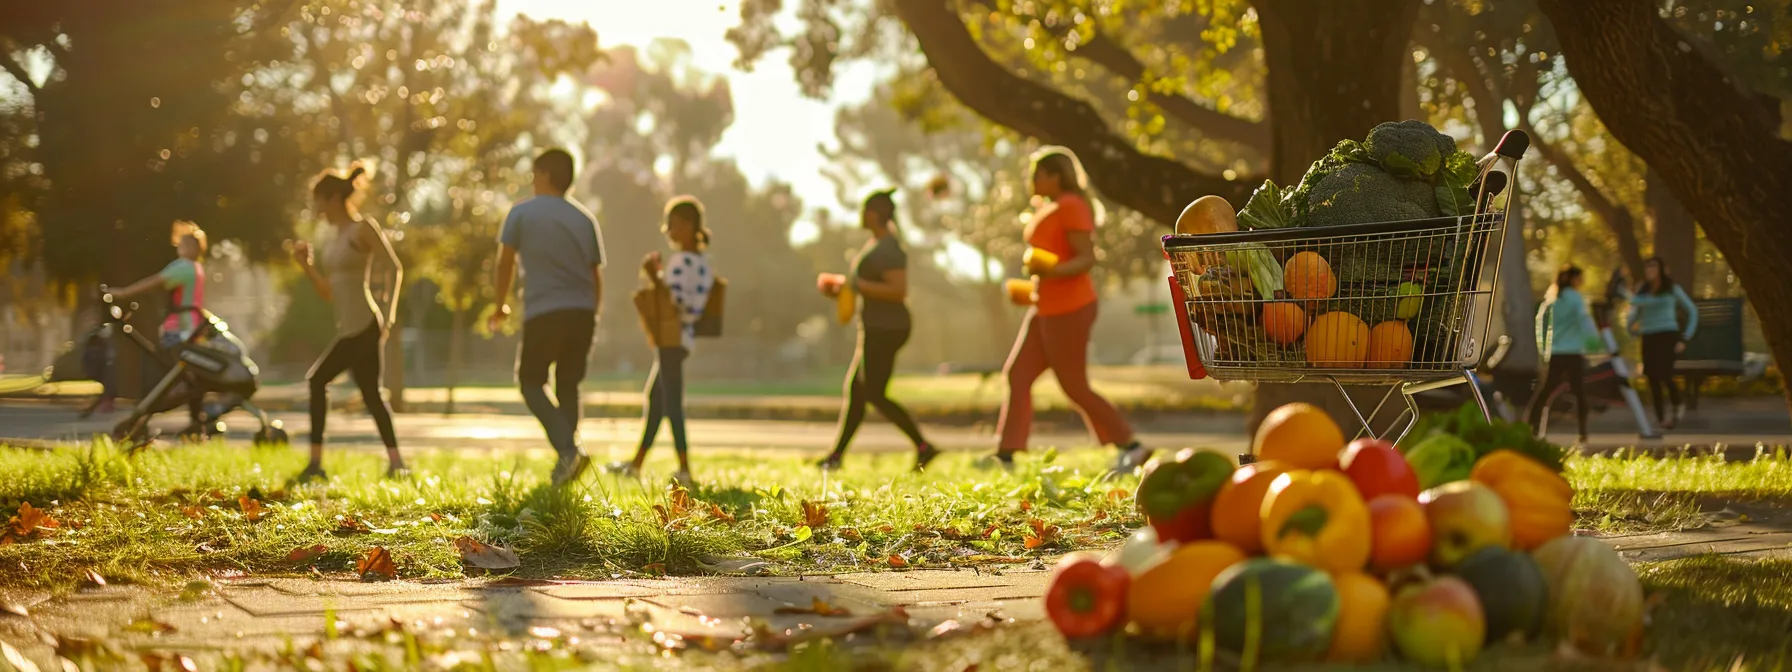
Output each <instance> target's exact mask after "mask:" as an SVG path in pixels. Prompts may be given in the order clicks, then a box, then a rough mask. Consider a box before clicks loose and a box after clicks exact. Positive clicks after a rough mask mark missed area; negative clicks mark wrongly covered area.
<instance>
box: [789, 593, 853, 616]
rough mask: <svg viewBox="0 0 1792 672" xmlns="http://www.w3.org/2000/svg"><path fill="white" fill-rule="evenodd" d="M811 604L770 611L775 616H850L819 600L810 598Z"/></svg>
mask: <svg viewBox="0 0 1792 672" xmlns="http://www.w3.org/2000/svg"><path fill="white" fill-rule="evenodd" d="M810 599H811V600H813V602H812V603H811V604H810V605H809V606H807V607H778V608H777V609H774V610H772V613H775V614H815V615H816V616H851V615H852V612H850V611H847V610H845V609H841V608H839V607H836V606H834V605H831V604H828V603H827V601H825V600H823V599H821V598H819V597H812V598H810Z"/></svg>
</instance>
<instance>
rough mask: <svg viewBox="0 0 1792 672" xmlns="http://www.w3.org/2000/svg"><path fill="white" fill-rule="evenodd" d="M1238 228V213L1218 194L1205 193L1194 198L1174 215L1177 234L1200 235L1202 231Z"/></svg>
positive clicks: (1224, 230)
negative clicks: (1180, 212) (1178, 213)
mask: <svg viewBox="0 0 1792 672" xmlns="http://www.w3.org/2000/svg"><path fill="white" fill-rule="evenodd" d="M1237 230H1238V213H1237V212H1236V211H1234V210H1233V209H1232V204H1231V203H1227V202H1226V199H1224V198H1220V197H1218V196H1213V195H1207V196H1202V197H1200V198H1197V199H1195V202H1193V203H1190V204H1188V207H1186V208H1183V209H1182V214H1181V215H1178V216H1177V217H1176V233H1177V234H1178V235H1200V234H1204V233H1231V232H1233V231H1237Z"/></svg>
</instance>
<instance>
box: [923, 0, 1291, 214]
mask: <svg viewBox="0 0 1792 672" xmlns="http://www.w3.org/2000/svg"><path fill="white" fill-rule="evenodd" d="M950 3H951V0H895V2H894V5H895V8H896V14H897V16H899V17H900V18H901V19H902V22H903V23H904V24H906V25H907V26H908V28H909V30H910V32H912V33H914V35H915V38H916V40H917V41H918V42H919V43H920V45H921V51H922V53H923V54H924V55H925V56H926V57H927V62H928V65H930V66H932V68H933V73H934V75H935V76H936V77H938V79H939V81H940V84H941V85H943V86H945V87H946V90H947V91H949V92H951V93H952V95H953V96H954V97H956V98H958V100H959V101H960V102H962V103H964V105H965V106H966V107H968V108H970V109H971V110H972V111H974V112H976V113H977V114H979V115H981V116H983V117H984V118H986V119H988V120H990V121H992V122H994V123H997V124H1000V125H1002V126H1006V127H1008V128H1011V129H1014V130H1015V131H1017V132H1020V133H1022V134H1024V135H1029V136H1032V137H1035V138H1038V139H1040V140H1043V141H1045V142H1049V143H1053V144H1059V145H1064V146H1065V147H1068V148H1070V150H1071V151H1073V152H1076V154H1077V156H1078V157H1079V158H1080V159H1082V161H1083V164H1084V167H1085V168H1087V169H1088V171H1089V175H1090V180H1091V181H1092V182H1093V183H1094V185H1095V187H1096V189H1097V190H1099V191H1100V192H1101V194H1102V195H1103V196H1105V197H1107V198H1109V199H1112V200H1113V201H1115V202H1116V203H1119V204H1120V205H1124V206H1126V207H1128V208H1131V209H1133V210H1135V211H1138V212H1139V213H1140V214H1143V215H1145V216H1146V217H1150V218H1152V219H1154V220H1157V221H1158V222H1160V223H1162V224H1164V225H1166V226H1171V225H1174V223H1175V222H1176V218H1177V216H1178V215H1180V214H1181V213H1182V209H1183V207H1185V206H1186V205H1187V204H1188V203H1189V202H1190V201H1193V200H1194V199H1196V198H1199V197H1201V196H1204V195H1207V194H1217V195H1220V196H1222V197H1224V198H1226V200H1227V201H1229V202H1231V203H1232V205H1233V207H1235V208H1236V207H1241V206H1243V205H1244V202H1245V200H1246V199H1248V198H1249V197H1250V191H1251V189H1252V188H1253V187H1254V186H1255V185H1256V183H1257V182H1258V181H1259V180H1261V178H1260V177H1258V178H1246V179H1240V180H1238V181H1228V180H1225V179H1222V178H1219V177H1217V176H1213V175H1206V174H1203V173H1200V172H1197V171H1195V170H1194V169H1192V168H1190V167H1188V166H1186V165H1183V164H1182V163H1179V162H1177V161H1175V160H1172V159H1169V158H1165V157H1161V156H1152V155H1149V154H1144V153H1142V152H1140V151H1139V150H1138V149H1137V148H1136V147H1134V146H1133V144H1132V143H1131V142H1129V141H1127V140H1126V139H1125V138H1122V137H1119V136H1117V135H1115V134H1114V132H1113V131H1112V129H1111V128H1110V127H1109V126H1108V123H1107V120H1105V119H1102V118H1101V114H1100V113H1099V112H1097V111H1096V110H1095V108H1094V106H1091V105H1090V104H1089V103H1087V102H1085V101H1082V100H1078V99H1076V98H1073V97H1071V96H1068V95H1065V94H1064V93H1062V92H1059V91H1055V90H1053V89H1050V88H1048V87H1046V86H1044V85H1041V84H1039V83H1036V82H1033V81H1029V80H1027V79H1025V78H1022V77H1019V76H1017V75H1015V74H1014V73H1011V72H1009V71H1008V70H1006V69H1005V68H1003V67H1002V66H1001V65H999V64H997V63H996V62H995V61H993V60H991V59H990V57H989V55H988V54H986V53H984V52H983V49H982V48H981V47H979V46H978V45H977V42H976V40H975V39H974V38H973V37H971V33H970V31H969V30H968V29H967V28H966V27H965V24H964V21H963V20H962V19H961V18H960V17H959V15H958V12H957V11H956V10H955V9H954V8H953V6H952V5H951V4H950Z"/></svg>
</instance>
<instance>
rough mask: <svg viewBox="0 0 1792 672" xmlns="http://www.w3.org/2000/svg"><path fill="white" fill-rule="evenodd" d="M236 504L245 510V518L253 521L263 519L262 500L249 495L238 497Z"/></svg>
mask: <svg viewBox="0 0 1792 672" xmlns="http://www.w3.org/2000/svg"><path fill="white" fill-rule="evenodd" d="M236 504H237V506H238V507H240V508H242V510H243V519H244V520H247V521H249V522H251V523H253V522H256V521H259V520H261V500H259V499H252V498H250V497H249V496H248V495H243V496H242V497H238V498H236Z"/></svg>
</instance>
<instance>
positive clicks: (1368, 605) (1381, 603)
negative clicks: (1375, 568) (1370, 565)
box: [1326, 572, 1389, 663]
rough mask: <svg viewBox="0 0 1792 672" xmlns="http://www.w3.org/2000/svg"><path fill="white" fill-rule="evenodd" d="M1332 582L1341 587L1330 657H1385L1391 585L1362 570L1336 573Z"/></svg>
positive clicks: (1350, 660)
mask: <svg viewBox="0 0 1792 672" xmlns="http://www.w3.org/2000/svg"><path fill="white" fill-rule="evenodd" d="M1332 584H1333V585H1334V586H1336V587H1337V589H1338V603H1339V604H1338V626H1337V628H1336V629H1334V630H1333V631H1332V646H1331V650H1330V652H1328V653H1327V654H1326V659H1327V660H1330V661H1333V662H1340V663H1367V662H1372V661H1375V660H1377V659H1379V658H1381V652H1382V649H1384V648H1386V647H1387V632H1388V627H1387V620H1388V601H1389V597H1388V588H1387V586H1385V585H1382V583H1381V582H1380V581H1377V580H1375V577H1372V576H1369V575H1368V574H1364V573H1362V572H1345V573H1342V574H1336V575H1333V576H1332Z"/></svg>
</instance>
